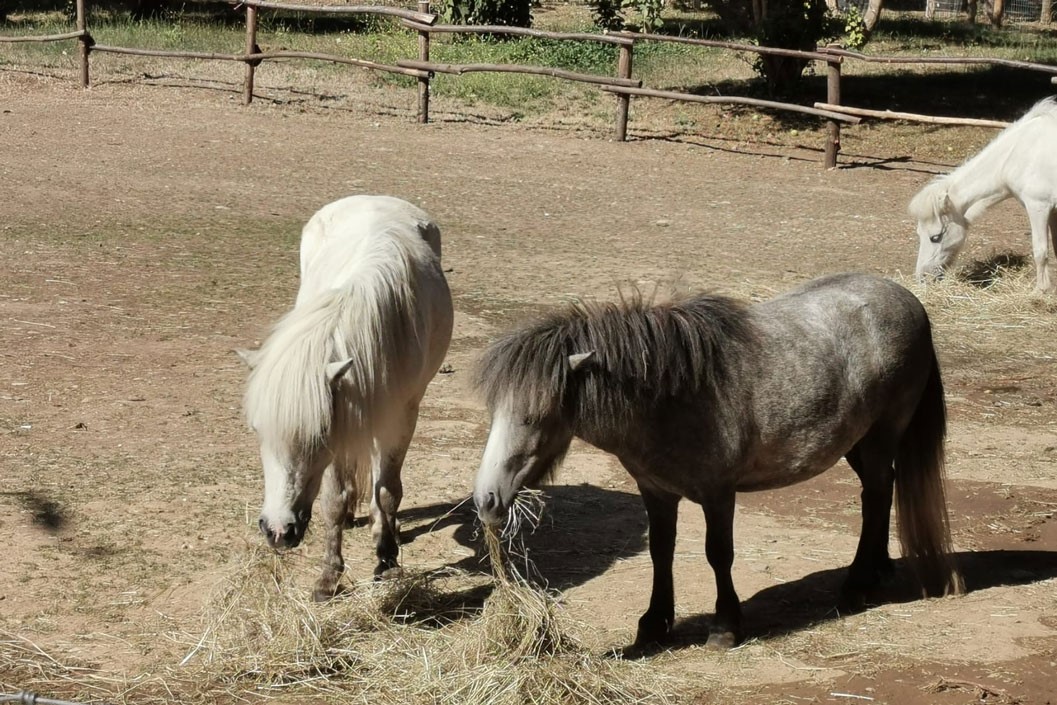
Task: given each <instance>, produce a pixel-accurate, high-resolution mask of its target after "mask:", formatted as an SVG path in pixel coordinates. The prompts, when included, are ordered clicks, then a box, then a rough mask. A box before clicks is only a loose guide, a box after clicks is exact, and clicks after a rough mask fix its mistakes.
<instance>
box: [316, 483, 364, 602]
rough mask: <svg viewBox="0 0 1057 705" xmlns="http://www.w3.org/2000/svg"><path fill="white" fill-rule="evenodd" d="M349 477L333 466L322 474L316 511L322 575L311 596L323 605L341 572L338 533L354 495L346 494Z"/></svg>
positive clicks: (332, 592) (348, 492)
mask: <svg viewBox="0 0 1057 705" xmlns="http://www.w3.org/2000/svg"><path fill="white" fill-rule="evenodd" d="M346 476H347V477H352V476H351V475H347V474H346V473H345V472H343V471H342V470H341V469H340V468H339V467H338V466H337V465H331V466H330V467H328V468H327V469H326V470H325V471H324V473H323V486H322V489H321V492H320V496H319V508H320V514H321V517H320V519H322V523H323V572H322V574H321V575H320V576H319V579H318V580H317V581H316V586H315V589H314V590H313V592H312V597H313V598H314V599H315V600H316V601H317V602H324V601H326V600H329V599H330V598H332V597H334V595H336V594H337V592H338V581H339V580H341V575H342V573H344V572H345V560H344V559H343V558H342V556H341V532H342V531H343V530H344V528H345V516H346V513H347V512H348V506H349V500H350V498H355V496H356V492H355V490H353V491H352V492H350V491H349V488H348V487H347V486H346V482H345V477H346Z"/></svg>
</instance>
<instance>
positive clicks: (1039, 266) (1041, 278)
mask: <svg viewBox="0 0 1057 705" xmlns="http://www.w3.org/2000/svg"><path fill="white" fill-rule="evenodd" d="M1024 207H1025V209H1026V210H1027V212H1028V221H1029V222H1030V223H1031V253H1032V256H1033V257H1034V259H1035V291H1038V292H1047V291H1050V290H1051V289H1052V288H1053V287H1052V284H1051V282H1050V269H1049V252H1050V243H1049V240H1050V237H1052V232H1051V229H1050V226H1051V225H1052V224H1053V223H1054V215H1053V210H1052V206H1051V205H1050V204H1048V203H1031V204H1025V206H1024Z"/></svg>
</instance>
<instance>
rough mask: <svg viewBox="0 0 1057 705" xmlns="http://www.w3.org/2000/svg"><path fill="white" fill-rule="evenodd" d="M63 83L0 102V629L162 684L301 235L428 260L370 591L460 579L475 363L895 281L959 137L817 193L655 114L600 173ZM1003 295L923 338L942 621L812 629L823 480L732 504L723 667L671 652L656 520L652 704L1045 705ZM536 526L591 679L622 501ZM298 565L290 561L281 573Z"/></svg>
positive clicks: (1055, 430) (1039, 384)
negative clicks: (679, 317)
mask: <svg viewBox="0 0 1057 705" xmlns="http://www.w3.org/2000/svg"><path fill="white" fill-rule="evenodd" d="M72 83H73V82H72V79H70V78H69V77H63V78H62V79H56V78H52V77H48V76H45V75H41V74H39V73H34V72H23V71H14V70H5V71H0V108H2V111H0V135H2V143H3V158H2V159H0V183H2V190H0V229H2V230H0V232H2V234H0V261H2V262H3V267H2V269H0V477H2V484H0V535H3V536H4V537H5V539H6V540H5V548H4V556H5V564H6V569H5V570H3V571H0V628H2V629H3V630H4V631H5V632H6V633H7V635H8V638H12V637H18V638H24V639H29V640H31V641H32V642H33V643H35V644H38V645H39V646H41V648H43V649H45V650H46V651H48V652H49V653H52V654H56V655H57V656H60V657H63V658H67V657H68V658H73V659H77V660H79V661H84V662H88V663H90V664H93V665H94V666H96V667H97V668H98V669H100V671H101V672H104V673H119V674H125V675H127V676H129V677H135V675H136V674H138V673H142V672H144V671H145V670H148V669H150V668H152V665H153V664H158V663H169V664H172V663H175V662H176V661H179V659H180V658H181V657H182V655H183V654H184V653H185V652H186V644H185V643H181V641H180V640H179V638H178V637H176V636H175V635H178V634H186V633H193V632H194V631H195V629H196V620H197V619H198V616H199V614H200V612H201V610H202V608H203V606H204V603H205V601H206V598H207V596H208V594H209V590H210V589H211V587H212V586H213V585H215V584H216V583H217V581H218V580H219V579H220V578H222V577H223V576H224V575H225V574H226V571H228V570H229V569H230V564H231V561H232V560H233V558H234V557H236V556H237V555H238V554H240V553H241V552H243V551H244V550H245V548H246V547H247V546H249V545H254V544H256V543H257V542H259V541H260V538H259V536H258V534H257V531H256V515H257V508H258V503H259V500H260V494H261V478H260V471H259V469H258V465H257V462H258V461H257V457H256V443H255V439H254V438H253V436H252V434H251V433H250V432H249V431H248V430H247V429H246V428H245V426H244V424H243V422H242V420H241V416H240V409H239V407H240V400H241V390H242V386H243V383H244V377H245V371H244V369H243V367H242V364H241V362H240V361H239V359H238V358H237V357H236V356H235V355H234V354H233V352H232V351H233V349H234V348H236V347H242V346H247V345H252V344H253V343H254V342H255V341H258V340H259V339H260V338H261V337H262V335H263V334H264V332H265V331H266V329H267V326H268V325H269V323H270V322H272V321H273V320H275V319H276V318H277V317H278V316H279V315H280V314H281V313H282V312H283V311H285V310H286V308H287V307H288V306H289V305H290V303H291V302H292V300H293V296H294V292H295V290H296V286H297V239H298V235H299V228H300V225H301V224H302V223H303V222H304V221H305V220H306V219H307V218H308V217H309V216H310V215H311V214H312V213H313V212H314V210H315V209H317V208H318V207H319V206H321V205H322V204H324V203H326V202H329V201H331V200H333V199H336V198H338V197H340V196H344V195H347V194H350V193H357V192H368V193H387V194H393V195H397V196H401V197H403V198H406V199H408V200H411V201H413V202H415V203H418V204H420V205H421V206H422V207H424V208H425V209H426V210H428V211H429V212H430V213H431V214H432V215H433V216H434V218H435V219H436V220H437V221H438V222H439V223H440V224H441V226H442V229H443V237H444V258H445V266H446V268H447V269H448V277H449V281H450V284H451V286H452V289H453V292H454V296H455V303H456V323H455V334H454V339H453V342H452V346H451V350H450V354H449V356H448V360H447V363H448V365H450V370H451V371H450V372H449V373H446V374H442V375H440V376H438V378H437V379H436V380H435V381H434V383H433V385H432V386H431V388H430V391H429V393H428V395H427V397H426V401H425V405H424V407H423V411H422V417H421V419H420V422H419V430H418V434H417V436H416V441H415V443H414V444H413V445H412V448H411V452H410V454H409V457H408V461H407V466H406V468H405V475H404V477H405V488H406V499H405V504H404V509H405V512H404V518H403V522H404V540H405V545H404V547H403V554H402V560H403V562H404V564H405V565H408V566H416V567H433V566H437V567H439V566H443V565H453V566H460V567H469V568H472V567H473V566H474V563H475V559H474V554H475V551H476V549H477V548H478V544H477V540H476V539H475V537H474V532H473V529H472V527H471V525H470V522H471V520H472V517H471V513H470V511H469V510H468V509H467V508H466V507H465V505H464V506H463V507H462V508H461V509H457V510H454V511H452V508H453V507H454V506H455V505H456V504H458V503H459V502H461V501H462V500H464V499H465V498H466V497H467V496H468V495H469V492H470V489H471V483H472V478H473V473H474V471H475V469H476V465H477V461H478V459H479V455H480V452H481V449H482V447H483V441H484V438H485V435H486V432H487V418H486V415H485V413H484V411H483V407H482V405H481V403H480V401H479V400H478V399H477V398H476V397H475V396H474V394H473V393H472V391H471V390H470V388H469V385H468V376H469V375H468V371H469V369H470V367H471V365H472V362H473V360H474V358H475V355H476V354H477V353H478V352H479V351H480V350H481V349H482V347H483V346H484V345H485V344H486V343H487V342H488V341H489V340H490V339H491V338H492V337H493V336H495V335H496V334H497V333H498V332H500V331H502V330H504V329H505V328H507V327H509V326H511V325H512V324H514V323H516V322H517V321H519V320H522V319H524V318H525V317H527V316H530V315H532V314H534V313H536V312H538V311H541V310H544V309H546V308H548V307H550V306H553V305H555V304H558V303H560V302H562V301H566V300H568V299H570V298H573V297H586V298H595V299H605V298H611V297H613V296H614V295H615V292H616V289H617V287H618V286H620V285H626V284H627V283H636V284H638V285H640V286H642V287H644V288H651V287H653V286H654V285H659V286H661V287H662V288H664V287H669V286H675V287H677V288H683V289H698V288H710V289H715V290H718V291H721V292H728V293H734V294H737V295H742V296H752V297H767V296H770V295H772V294H774V293H776V292H779V291H782V290H784V289H787V288H789V287H791V286H793V285H795V284H796V283H798V282H800V281H803V280H805V279H807V278H810V277H813V276H816V275H820V274H823V273H827V272H835V271H843V270H865V271H873V272H879V273H883V274H886V275H890V276H897V277H898V276H903V275H905V273H908V272H910V271H911V270H912V268H913V263H914V257H915V254H916V241H915V238H914V235H913V227H912V224H911V222H910V221H909V219H908V217H907V216H906V215H905V204H906V203H907V201H908V199H909V198H910V197H911V196H912V195H913V193H914V192H915V191H916V190H917V189H919V188H920V187H921V186H922V185H923V184H924V183H925V182H926V181H927V180H928V179H929V178H930V176H931V174H934V173H939V172H942V171H944V170H946V169H949V168H950V167H951V166H952V165H954V164H956V163H957V162H958V161H960V160H961V159H963V158H964V157H965V156H967V155H968V154H970V153H971V151H972V149H973V148H974V145H975V146H978V145H979V144H980V139H981V134H986V133H977V132H969V131H959V130H949V131H947V132H943V133H936V132H934V131H929V132H928V139H929V140H931V142H930V144H933V145H935V144H940V145H943V144H945V143H946V144H947V146H948V149H949V151H950V157H949V159H948V160H946V162H939V161H936V160H933V159H928V160H926V159H923V158H922V157H921V156H920V155H918V154H915V153H912V152H908V151H904V150H903V146H902V143H896V142H889V143H885V142H883V141H877V140H875V141H872V142H871V141H869V140H868V139H867V137H870V136H871V135H874V134H875V133H876V132H877V131H878V130H879V128H864V129H863V130H862V131H861V132H859V133H855V132H851V133H850V134H849V135H848V136H847V137H846V150H847V151H850V152H852V155H851V156H850V157H849V156H846V157H845V159H844V165H845V166H844V168H841V169H838V170H835V171H829V172H827V171H824V170H823V169H821V168H820V165H819V159H820V155H819V154H818V152H817V151H816V150H813V149H811V148H807V147H804V146H800V145H798V144H796V143H792V144H788V143H786V144H763V145H761V144H751V143H746V142H743V141H741V140H740V139H738V138H737V137H730V136H728V135H725V134H724V133H723V132H722V131H711V132H707V133H702V134H695V133H692V132H691V133H682V134H676V135H673V134H671V133H669V132H668V131H667V127H666V126H665V125H663V124H660V123H658V126H657V127H656V128H654V126H653V123H650V122H649V121H648V120H647V119H645V118H646V113H647V112H648V110H653V111H654V112H656V113H658V115H659V117H658V120H662V118H663V115H660V113H661V112H662V111H661V109H660V108H650V109H647V108H645V107H643V109H642V112H640V113H639V116H640V118H641V119H639V120H638V121H636V122H633V136H634V137H635V138H634V139H632V141H630V142H629V143H627V144H616V143H613V142H611V141H609V140H608V139H607V136H606V134H605V133H604V132H602V131H599V130H591V129H577V128H575V127H569V126H568V125H559V126H554V125H551V126H548V125H544V124H532V125H514V124H504V123H503V121H501V120H493V119H490V118H489V117H487V116H482V115H477V116H467V115H464V114H460V113H459V112H458V110H457V109H455V108H453V107H452V106H440V110H438V122H437V123H436V124H431V125H428V126H420V125H415V124H413V121H412V120H411V119H410V116H411V115H412V112H411V106H412V102H413V100H414V96H413V95H412V94H411V93H410V92H406V94H403V95H401V96H399V97H398V98H394V99H392V100H393V101H394V104H398V107H396V108H393V109H391V110H386V109H384V107H383V108H379V104H373V105H368V104H363V103H357V102H355V101H349V102H347V103H345V104H342V105H336V106H335V105H329V106H326V107H314V106H312V105H307V106H306V104H304V103H302V102H297V101H294V102H290V101H278V100H276V101H267V100H262V101H258V102H257V103H255V104H254V105H253V106H251V107H249V108H244V107H242V106H241V105H239V104H238V102H237V94H236V93H233V92H232V91H230V90H219V91H218V90H209V89H207V88H204V87H201V86H200V87H187V86H181V85H178V84H179V82H169V85H154V84H152V83H151V82H150V81H146V80H141V81H131V82H124V81H111V82H102V83H101V85H97V86H96V87H94V88H93V89H92V90H90V91H87V92H82V91H80V90H78V89H76V88H74V87H73V85H72ZM635 126H637V128H636V127H635ZM893 129H894V128H893ZM922 134H924V132H922ZM856 135H859V136H856ZM856 140H859V142H856ZM1026 232H1027V223H1026V218H1025V217H1024V215H1023V213H1022V212H1021V211H1020V210H1018V207H1016V206H1015V205H1013V204H1009V203H1007V204H1003V205H1001V206H999V207H997V208H995V209H994V210H993V211H992V212H991V213H989V214H988V215H987V216H986V217H985V218H984V219H983V220H982V221H981V222H980V223H979V224H978V226H977V227H976V228H975V229H974V232H973V233H972V234H971V235H970V245H969V250H968V252H967V253H966V259H967V260H974V259H976V260H983V259H986V258H987V257H989V256H992V255H994V254H1002V253H1021V254H1023V253H1027V252H1028V239H1027V236H1026ZM1025 281H1026V280H1025ZM1028 286H1029V285H1028V284H1024V288H1025V290H1024V292H1023V297H1024V299H1025V304H1024V306H1025V307H1027V310H1029V311H1030V310H1035V311H1037V316H1034V317H1031V316H1019V317H1016V318H1012V317H1010V318H1008V319H1007V318H1003V317H1001V316H997V315H994V316H986V317H983V316H977V315H975V314H974V313H973V311H974V309H973V303H972V302H971V301H970V302H969V303H968V305H966V304H965V303H964V302H961V303H958V302H955V308H954V313H950V312H947V313H943V312H937V319H938V321H939V322H938V323H937V345H938V348H939V350H940V354H941V362H942V364H943V366H944V371H945V381H946V385H947V397H948V405H949V411H950V427H951V432H950V438H949V476H950V483H949V495H950V505H951V513H952V523H953V534H954V541H955V544H956V547H957V550H958V559H959V561H960V564H961V566H962V569H963V571H964V574H965V578H966V583H967V585H968V588H969V592H968V594H966V595H965V596H962V597H957V598H947V599H940V600H921V599H918V598H917V597H915V596H914V595H912V594H903V593H900V594H893V596H892V597H891V599H890V600H886V601H885V603H884V604H881V605H879V606H876V607H873V608H871V609H869V610H867V611H865V612H863V613H861V614H857V615H851V616H844V617H841V616H839V615H837V614H836V613H835V612H834V610H833V604H834V602H835V595H836V591H837V587H838V585H839V582H840V580H841V577H842V569H843V567H844V566H845V565H846V564H847V563H848V562H849V561H850V559H851V557H852V554H853V552H854V546H855V541H856V539H857V535H858V526H857V523H858V497H857V495H858V490H857V486H856V482H855V480H854V477H853V475H852V474H851V472H850V471H849V470H848V469H847V468H846V467H845V466H844V465H843V464H841V465H840V466H838V467H837V468H835V469H834V470H832V471H830V472H828V473H826V474H824V475H823V476H821V477H819V478H817V479H816V480H813V481H811V482H808V483H805V484H802V485H798V486H795V487H793V488H789V489H787V490H783V491H778V492H771V493H765V494H755V495H746V496H743V497H741V498H740V501H739V513H738V518H737V524H736V547H737V558H736V562H735V573H734V580H735V584H736V586H737V588H738V590H739V594H740V595H741V598H742V600H743V601H744V605H745V616H746V626H747V629H748V631H749V639H748V641H747V643H746V644H745V645H743V646H742V647H740V648H739V649H737V650H735V651H733V652H730V653H727V654H716V653H713V652H709V651H706V650H705V649H704V648H703V641H704V637H705V634H706V629H705V627H704V626H702V625H703V621H704V616H705V615H707V613H708V612H709V611H710V610H711V607H712V601H713V599H714V587H713V583H712V575H711V572H710V570H709V568H708V565H707V563H706V561H705V559H704V556H703V539H704V525H703V519H702V516H701V514H700V512H699V511H698V510H697V509H696V508H695V507H694V506H692V505H684V507H683V512H682V516H681V519H680V521H681V523H680V539H679V544H678V547H677V557H676V581H677V583H676V591H677V612H678V615H679V617H680V620H681V621H680V624H679V625H678V627H677V634H678V639H677V643H676V645H675V648H673V649H672V650H671V651H670V652H667V653H663V654H659V655H656V656H654V657H653V659H654V660H655V662H656V664H657V668H658V669H659V670H660V671H663V672H664V673H666V674H670V675H671V677H672V678H673V679H674V680H676V681H678V682H679V683H681V684H683V685H684V686H685V687H687V688H688V689H689V692H692V693H695V694H696V699H697V700H699V701H700V702H702V703H704V702H708V703H719V702H745V703H854V702H875V703H899V704H902V705H915V704H918V703H920V704H925V703H942V704H952V705H954V704H957V705H962V704H968V703H980V702H987V703H1024V704H1029V703H1030V704H1032V705H1036V704H1038V705H1041V704H1043V703H1052V702H1055V701H1057V520H1055V518H1054V512H1055V510H1057V449H1055V448H1057V375H1055V367H1054V355H1055V342H1054V341H1055V340H1057V337H1055V335H1054V333H1055V332H1057V313H1055V309H1054V307H1052V306H1045V305H1037V302H1036V304H1033V303H1032V302H1031V300H1030V299H1029V297H1028V295H1027V288H1028ZM981 296H982V297H983V296H984V294H981ZM929 305H930V309H931V308H933V307H935V306H938V305H939V304H938V303H937V302H935V301H932V302H930V303H929ZM1032 306H1034V308H1032ZM1007 332H1008V338H1007V337H1005V335H1004V334H1005V333H1007ZM548 494H549V496H550V499H549V500H548V509H547V514H546V516H545V519H544V522H543V524H542V525H541V526H540V527H539V529H538V530H537V531H536V532H535V534H534V535H532V536H531V537H530V538H529V545H530V550H531V555H532V557H533V559H534V560H535V562H536V564H537V566H538V568H539V570H540V572H541V573H542V574H543V576H544V577H545V578H546V579H547V580H548V581H549V582H550V584H551V585H552V586H553V587H555V588H558V589H560V590H562V591H563V594H564V600H565V603H566V605H567V607H568V609H569V611H570V612H571V613H572V614H573V615H574V616H575V617H576V618H577V619H579V620H582V621H583V622H584V623H586V624H588V625H590V626H591V629H592V631H591V635H592V636H591V638H592V640H593V642H592V643H593V646H595V647H596V648H598V649H599V650H604V649H608V648H612V647H614V646H619V645H622V644H624V643H627V642H628V641H629V640H630V639H631V637H632V636H633V633H634V626H635V622H636V619H637V617H638V615H639V613H640V612H641V611H642V610H643V609H644V608H645V605H646V602H647V599H648V590H649V575H650V566H649V559H648V556H647V555H646V553H645V543H644V530H645V517H644V514H643V512H642V510H641V508H640V506H639V500H638V498H637V496H636V495H635V490H634V485H633V484H632V483H631V482H630V481H629V479H628V478H627V477H626V476H625V474H624V472H623V471H622V470H621V468H620V467H619V466H618V464H617V463H616V461H615V460H614V459H613V458H611V457H608V456H606V455H605V454H602V453H600V452H598V451H596V450H594V449H592V448H589V447H587V446H584V445H582V444H576V445H575V446H574V448H573V452H572V453H571V454H570V456H569V458H568V460H567V461H566V463H565V466H564V469H563V470H562V472H561V473H560V474H559V478H558V484H557V485H555V486H554V487H551V488H550V489H549V491H548ZM348 537H349V538H348V540H347V549H346V560H347V563H348V570H349V573H350V574H352V575H355V576H364V575H366V574H367V573H368V572H369V570H370V568H371V561H370V555H369V548H368V545H367V532H366V531H365V530H363V529H352V530H350V531H349V532H348ZM297 553H298V555H301V556H303V557H304V560H306V561H310V562H314V561H315V560H317V558H318V556H319V546H318V544H317V543H316V540H315V537H310V539H309V541H308V542H307V543H306V545H305V546H304V547H303V548H300V549H298V552H297ZM0 685H2V686H4V687H6V688H8V689H17V688H19V687H21V686H20V684H19V683H13V682H7V681H6V680H5V677H4V675H3V674H0ZM42 695H46V693H42Z"/></svg>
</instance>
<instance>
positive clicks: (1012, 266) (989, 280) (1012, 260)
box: [958, 252, 1029, 289]
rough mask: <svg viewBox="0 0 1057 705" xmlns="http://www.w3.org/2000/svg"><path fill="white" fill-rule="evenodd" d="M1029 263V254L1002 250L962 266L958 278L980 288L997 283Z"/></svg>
mask: <svg viewBox="0 0 1057 705" xmlns="http://www.w3.org/2000/svg"><path fill="white" fill-rule="evenodd" d="M1028 264H1029V259H1028V257H1027V255H1022V254H1017V253H1013V252H1002V253H999V254H996V255H991V256H990V257H988V258H986V259H982V260H974V261H972V262H970V263H969V264H967V265H965V266H964V267H962V269H961V271H959V272H958V278H959V279H961V280H963V281H965V282H966V283H967V284H971V285H973V286H975V287H976V288H978V289H988V288H990V287H992V286H994V285H995V284H997V283H998V282H999V281H1000V280H1001V279H1002V277H1003V276H1004V275H1005V274H1007V273H1008V272H1015V271H1018V270H1021V269H1024V268H1025V267H1027V266H1028Z"/></svg>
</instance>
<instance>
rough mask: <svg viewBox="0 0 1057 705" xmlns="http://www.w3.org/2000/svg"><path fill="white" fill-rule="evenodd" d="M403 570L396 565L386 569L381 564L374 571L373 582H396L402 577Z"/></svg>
mask: <svg viewBox="0 0 1057 705" xmlns="http://www.w3.org/2000/svg"><path fill="white" fill-rule="evenodd" d="M403 575H404V569H403V568H401V567H400V566H398V565H394V566H389V567H386V566H384V565H382V564H381V563H379V564H378V567H376V568H375V569H374V579H375V580H396V579H398V578H401V577H403Z"/></svg>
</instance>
